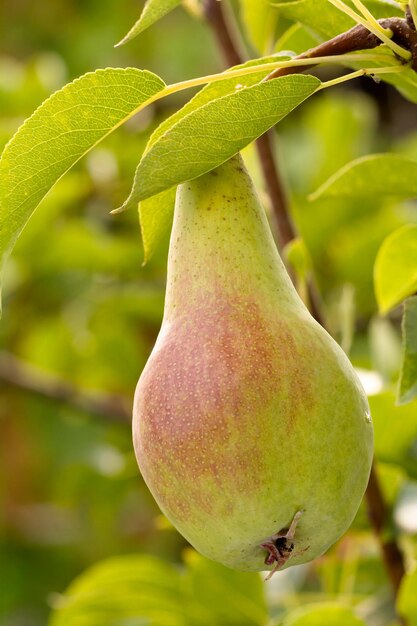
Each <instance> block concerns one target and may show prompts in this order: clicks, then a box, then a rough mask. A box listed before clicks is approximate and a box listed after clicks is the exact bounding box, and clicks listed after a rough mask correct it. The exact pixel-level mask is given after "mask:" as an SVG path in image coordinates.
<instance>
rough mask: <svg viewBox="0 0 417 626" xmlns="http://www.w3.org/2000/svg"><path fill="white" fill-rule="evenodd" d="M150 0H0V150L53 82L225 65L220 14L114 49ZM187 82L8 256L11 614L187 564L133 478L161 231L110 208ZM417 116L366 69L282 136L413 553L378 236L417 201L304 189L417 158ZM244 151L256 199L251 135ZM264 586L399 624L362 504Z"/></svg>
mask: <svg viewBox="0 0 417 626" xmlns="http://www.w3.org/2000/svg"><path fill="white" fill-rule="evenodd" d="M141 7H142V4H141V3H138V2H133V1H128V0H119V1H118V2H117V4H115V3H114V2H112V1H111V0H101V1H100V2H98V1H96V0H84V1H83V2H81V1H79V0H78V1H77V0H61V1H60V2H56V1H55V0H43V1H42V2H36V3H35V2H30V1H29V0H3V1H2V3H1V4H0V112H1V118H0V144H1V147H3V146H4V144H5V143H6V142H7V140H8V139H9V138H10V136H11V135H12V134H13V133H14V131H15V130H16V129H17V128H18V126H19V125H20V124H21V123H22V121H23V120H24V119H25V118H26V117H27V116H28V115H30V114H31V113H32V112H33V110H34V109H35V108H36V107H37V106H38V105H39V104H40V103H41V102H42V101H43V100H44V99H45V98H46V97H47V96H48V95H49V94H50V93H52V92H53V91H54V90H56V89H58V88H60V87H61V86H62V85H63V84H65V83H66V82H68V81H70V80H72V79H74V78H75V77H77V76H79V75H80V74H82V73H85V72H88V71H92V70H95V69H96V68H99V67H107V66H114V67H127V66H135V67H140V68H146V69H149V70H151V71H154V72H156V73H157V74H159V75H160V76H161V77H162V78H163V79H164V80H165V81H166V82H175V81H180V80H184V79H186V78H191V77H194V76H198V75H202V74H208V73H212V72H216V71H220V70H221V69H223V65H222V61H221V58H220V56H219V54H218V51H217V50H216V47H215V43H214V41H213V39H212V36H211V33H210V32H209V29H208V27H207V26H205V25H204V24H203V23H202V22H201V21H199V20H198V19H196V18H195V17H193V16H192V15H191V14H190V13H189V12H187V11H185V10H183V9H181V8H179V9H176V10H175V11H174V12H172V13H171V14H170V15H168V16H167V17H165V18H164V19H163V20H161V21H160V22H159V23H158V24H156V25H154V26H153V27H152V28H151V29H149V30H147V31H146V32H144V33H143V34H142V35H141V36H140V37H138V38H137V39H135V40H134V41H132V42H131V43H129V44H128V45H127V46H125V47H122V48H117V49H115V48H114V47H113V46H114V44H115V43H116V42H117V41H119V40H120V39H121V38H122V37H123V35H124V34H125V33H126V32H127V31H128V30H129V28H130V27H131V26H132V24H133V23H134V22H135V21H136V19H137V18H138V16H139V14H140V10H141ZM249 46H250V42H249ZM252 54H254V51H253V49H252ZM190 95H191V94H189V93H183V94H181V95H179V96H176V97H171V98H170V99H167V100H163V101H161V102H159V103H157V104H156V105H154V106H153V107H152V108H149V109H147V110H145V111H144V112H143V113H141V114H140V115H139V116H137V117H135V118H134V119H133V120H131V121H130V122H128V123H127V124H126V125H125V126H123V127H122V128H120V129H119V130H117V132H115V133H114V134H113V135H111V136H110V137H109V138H108V139H106V140H105V141H104V142H103V143H102V144H100V146H99V147H98V148H96V149H94V150H93V151H92V152H90V153H89V155H88V156H87V157H86V158H84V159H83V160H82V161H81V162H80V163H78V164H77V165H76V166H75V167H74V168H73V169H72V170H71V171H70V172H69V173H68V174H66V175H65V176H64V178H63V179H62V180H61V181H60V182H59V183H58V184H57V185H56V186H55V187H54V189H53V190H52V191H51V192H50V193H49V195H48V196H47V198H46V199H45V200H44V201H43V202H42V205H41V207H40V209H39V210H38V211H37V212H36V214H35V215H34V217H33V218H32V219H31V221H30V222H29V225H28V226H27V228H26V229H25V231H24V233H23V234H22V236H21V237H20V239H19V241H18V244H17V246H16V248H15V250H14V252H13V255H12V257H11V259H10V261H9V262H8V265H7V272H6V277H5V285H4V290H3V317H2V320H1V324H0V428H1V436H0V624H1V625H2V626H41V625H43V624H45V623H46V622H47V619H48V614H49V612H50V609H51V607H53V606H54V605H55V604H56V602H57V598H58V599H59V597H60V594H62V593H63V592H64V591H65V589H66V587H67V586H68V584H69V583H70V582H71V581H72V580H73V579H74V578H75V577H76V576H78V575H79V574H80V573H81V572H83V571H84V570H86V568H88V567H89V566H91V565H92V564H95V563H97V562H99V561H101V560H102V559H106V558H108V557H113V556H115V555H126V554H150V555H155V556H157V557H160V558H161V559H163V560H164V561H166V562H167V563H168V562H169V563H174V564H175V563H181V562H182V561H183V559H184V558H185V560H186V561H187V559H188V560H190V559H191V561H192V559H193V557H192V556H190V554H191V553H189V552H187V547H186V543H185V541H184V540H183V539H182V538H181V537H180V535H179V534H178V533H177V532H176V531H175V530H173V529H172V528H171V527H170V526H169V524H168V523H167V522H166V520H164V518H163V517H162V516H161V515H160V513H159V511H158V508H157V506H156V505H155V503H154V501H153V499H152V497H151V496H150V494H149V493H148V491H147V489H146V487H145V485H144V483H143V481H142V479H141V477H140V474H139V471H138V469H137V465H136V460H135V458H134V453H133V449H132V443H131V434H130V423H129V419H130V418H129V416H130V410H131V401H132V398H133V393H134V388H135V385H136V382H137V379H138V377H139V375H140V372H141V370H142V368H143V366H144V364H145V362H146V359H147V357H148V355H149V353H150V351H151V349H152V346H153V343H154V341H155V338H156V336H157V333H158V329H159V326H160V322H161V318H162V311H163V302H164V288H165V272H166V256H167V247H168V242H167V241H166V242H165V243H164V245H161V246H160V249H159V250H158V253H157V254H155V255H154V256H153V258H152V259H151V261H150V262H149V263H148V264H147V265H146V266H142V260H143V252H142V244H141V240H140V231H139V227H138V220H137V215H136V214H135V213H134V212H127V213H123V214H121V215H119V216H111V215H110V214H109V212H110V210H111V209H113V208H115V207H117V206H119V205H120V204H121V203H122V202H123V200H124V199H125V198H126V196H127V195H128V193H129V190H130V185H131V182H132V178H133V174H134V170H135V167H136V164H137V162H138V160H139V158H140V155H141V153H142V151H143V148H144V145H145V143H146V141H147V138H148V137H149V134H150V132H151V131H152V130H153V129H154V128H155V127H156V126H157V125H158V124H159V123H160V122H161V121H162V119H164V118H165V117H166V116H168V115H169V114H170V113H172V112H173V111H174V110H176V109H177V108H178V106H179V105H181V103H183V102H185V101H186V99H188V97H189V96H190ZM416 130H417V115H416V109H415V105H411V104H409V103H407V102H406V101H405V100H403V99H402V98H401V96H399V95H398V94H397V93H396V92H394V90H392V89H391V88H389V87H387V86H386V85H383V84H380V85H376V84H375V83H372V82H371V81H369V80H366V81H357V82H355V84H353V85H349V86H345V87H340V88H337V89H334V90H332V91H330V92H326V93H322V94H320V95H319V96H317V97H315V98H313V99H311V100H310V101H308V102H307V103H306V104H305V105H303V106H302V107H300V109H299V110H298V111H297V112H296V113H294V114H292V115H291V116H289V117H288V118H287V119H286V120H285V121H284V122H283V123H282V124H280V126H279V128H278V133H279V134H278V138H277V139H278V141H277V145H278V154H279V160H280V163H281V169H282V172H283V175H284V177H285V180H286V183H287V188H288V193H289V195H290V198H291V206H292V213H293V217H294V220H295V223H296V225H297V228H298V230H299V232H300V235H301V237H302V239H300V241H299V244H298V245H297V247H296V249H295V250H294V248H293V249H292V251H290V255H291V253H292V255H294V254H295V255H300V254H301V255H302V257H303V263H304V264H305V265H306V266H307V268H308V269H309V268H314V271H315V275H316V279H317V283H318V285H319V289H320V293H321V297H322V299H323V303H324V304H323V305H324V310H325V313H326V319H327V321H328V324H329V327H330V328H331V331H332V333H333V335H334V336H335V337H336V338H337V339H338V340H339V341H340V342H341V343H342V345H343V347H344V349H345V350H346V351H347V352H349V353H350V357H351V359H352V360H353V362H354V364H355V365H356V366H357V367H358V368H360V370H361V371H362V375H363V379H364V381H365V384H366V386H367V389H368V391H369V393H370V394H371V398H370V401H371V407H372V411H373V416H374V421H375V428H376V452H377V458H378V461H379V468H380V472H381V478H382V481H383V487H384V492H385V495H386V498H387V501H388V502H389V503H390V504H392V505H393V506H394V511H395V516H394V517H395V523H396V532H398V533H399V535H400V541H401V542H402V545H403V546H404V547H405V548H406V551H407V554H408V555H409V559H412V558H413V556H414V558H415V557H416V554H417V549H416V545H417V542H416V539H417V482H416V481H417V411H416V404H415V402H414V403H411V404H409V405H406V406H404V407H396V406H395V381H396V380H397V376H398V371H399V367H400V362H401V343H400V329H399V319H400V317H399V313H398V314H397V313H396V312H394V314H393V315H392V316H391V317H390V318H389V319H387V318H385V319H382V318H379V317H378V316H377V314H376V303H375V298H374V294H373V278H372V275H373V263H374V260H375V256H376V253H377V251H378V248H379V246H380V245H381V243H382V241H383V240H384V238H385V237H386V236H387V235H388V234H389V233H390V232H391V231H392V230H394V229H395V228H397V227H398V226H401V225H402V224H405V223H410V222H412V221H417V212H416V208H415V205H414V204H412V203H410V202H408V203H404V202H403V203H401V204H398V203H396V202H394V201H393V200H392V199H390V200H387V201H383V202H381V201H379V200H378V202H375V201H374V202H372V201H369V200H367V201H366V202H352V201H350V200H343V201H342V202H340V201H339V202H338V203H337V205H336V204H335V202H334V201H329V200H327V201H317V202H315V203H313V204H312V203H309V202H308V201H307V196H308V194H309V193H310V192H312V191H313V190H315V189H316V188H317V187H318V185H319V184H321V183H322V182H323V181H325V180H326V179H327V178H328V177H329V175H331V174H332V173H333V172H334V171H336V170H337V169H338V168H339V167H340V166H342V165H343V164H344V163H347V162H348V161H350V160H352V159H353V158H355V157H358V156H361V155H363V154H368V153H372V152H378V151H383V150H391V151H393V152H396V153H399V154H404V155H408V156H411V157H414V158H417V132H416ZM245 158H246V160H247V163H248V165H249V167H250V168H251V171H252V173H253V176H254V178H255V180H256V182H257V184H258V186H259V188H260V190H261V194H262V181H261V177H260V174H259V172H258V169H257V164H256V159H255V155H254V153H253V151H252V150H251V149H248V150H246V151H245ZM263 197H264V199H265V204H266V207H267V208H268V201H267V198H266V196H263ZM187 555H188V556H187ZM215 571H217V570H215V569H214V570H213V572H214V573H213V574H212V575H213V576H215ZM219 575H220V574H219ZM263 593H264V592H263ZM267 593H268V598H267V599H268V611H269V614H270V616H272V617H273V619H275V620H279V619H280V616H281V615H283V614H284V613H285V611H286V610H288V609H289V608H292V607H294V606H298V605H300V604H304V603H307V602H311V601H316V600H323V599H327V600H329V599H335V598H340V597H343V598H348V599H349V602H352V603H353V604H354V605H355V606H357V607H358V610H359V613H360V615H362V616H363V617H364V618H366V620H367V622H368V623H370V624H375V625H377V624H390V623H393V620H394V613H393V609H392V603H391V601H390V592H389V583H388V579H387V576H386V573H385V570H384V567H383V564H382V561H381V558H380V555H379V548H378V544H377V542H376V540H375V538H374V536H373V535H372V532H371V530H370V528H369V525H368V522H367V517H366V511H365V508H364V507H363V508H362V509H361V510H360V512H359V514H358V516H357V519H356V521H355V524H354V527H353V529H352V531H351V532H350V533H349V534H348V535H347V536H346V537H345V538H344V539H342V541H341V542H339V544H338V545H337V546H335V547H334V548H333V549H332V550H331V551H330V552H329V553H328V554H327V555H326V556H325V557H323V558H322V559H319V560H317V561H316V562H315V563H313V564H312V565H311V566H307V567H305V568H301V569H300V568H294V571H292V570H289V571H288V572H284V573H283V574H282V575H281V574H279V575H277V576H276V577H275V578H274V579H273V580H272V581H271V583H270V584H269V586H268V591H267ZM416 619H417V618H416ZM123 623H124V622H123ZM126 623H127V622H126ZM131 623H132V624H136V623H137V624H139V623H140V624H142V623H148V622H131ZM195 623H197V621H195ZM198 623H199V622H198ZM208 623H211V624H217V623H220V622H217V621H216V620H215V619H214V618H213V619H212V621H211V622H210V621H209V622H208ZM232 623H234V622H232ZM240 623H242V624H243V623H244V622H243V621H241V622H240ZM248 623H252V622H250V621H249V622H248ZM271 623H274V624H275V623H278V622H277V621H274V622H271ZM416 623H417V622H416ZM129 624H130V622H129ZM97 626H101V623H99V622H98V623H97Z"/></svg>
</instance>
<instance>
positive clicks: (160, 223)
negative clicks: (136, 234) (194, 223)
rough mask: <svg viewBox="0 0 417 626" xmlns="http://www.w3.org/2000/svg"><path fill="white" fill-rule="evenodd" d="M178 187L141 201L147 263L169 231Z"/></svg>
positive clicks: (141, 222)
mask: <svg viewBox="0 0 417 626" xmlns="http://www.w3.org/2000/svg"><path fill="white" fill-rule="evenodd" d="M175 191H176V187H171V189H167V190H166V191H162V192H161V193H158V194H157V195H156V196H152V197H151V198H147V199H146V200H142V202H139V220H140V228H141V232H142V241H143V250H144V259H143V263H144V264H145V263H147V262H148V261H149V259H150V258H151V256H152V255H153V253H154V252H155V250H156V249H157V247H158V245H159V243H160V242H161V241H162V240H163V239H164V237H165V236H166V234H167V233H168V232H169V229H170V226H171V223H172V215H173V213H174V204H175Z"/></svg>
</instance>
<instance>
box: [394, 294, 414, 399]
mask: <svg viewBox="0 0 417 626" xmlns="http://www.w3.org/2000/svg"><path fill="white" fill-rule="evenodd" d="M402 329H403V364H402V369H401V375H400V383H399V393H398V402H399V404H406V403H407V402H411V400H414V398H415V397H416V396H417V296H413V297H412V298H408V299H407V300H406V301H405V303H404V316H403V323H402Z"/></svg>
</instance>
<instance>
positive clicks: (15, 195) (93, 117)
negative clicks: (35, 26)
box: [0, 68, 164, 268]
mask: <svg viewBox="0 0 417 626" xmlns="http://www.w3.org/2000/svg"><path fill="white" fill-rule="evenodd" d="M163 88H164V83H163V81H162V80H161V79H160V78H159V77H158V76H156V75H155V74H152V73H151V72H147V71H142V70H137V69H133V68H128V69H112V68H110V69H105V70H98V71H97V72H93V73H89V74H85V75H84V76H82V77H81V78H78V79H77V80H75V81H74V82H73V83H70V84H68V85H66V86H65V87H64V88H63V89H61V90H60V91H58V92H56V93H55V94H53V95H52V96H51V97H50V98H49V99H48V100H46V101H45V102H44V103H43V104H42V105H41V106H40V107H39V108H38V109H37V110H36V111H35V112H34V113H33V115H32V116H31V117H30V118H29V119H28V120H27V121H26V122H25V123H24V124H23V125H22V126H21V127H20V129H19V130H18V131H17V133H16V134H15V135H14V137H13V138H12V139H11V141H10V142H9V143H8V144H7V146H6V148H5V149H4V152H3V154H2V157H1V161H0V267H1V268H2V267H3V265H4V261H5V259H6V258H7V256H8V255H9V253H10V251H11V249H12V248H13V245H14V243H15V241H16V239H17V238H18V236H19V235H20V233H21V231H22V230H23V228H24V226H25V224H26V222H27V221H28V219H29V218H30V216H31V214H32V212H33V211H34V209H35V208H36V206H37V205H38V204H39V202H40V201H41V200H42V198H43V197H44V196H45V195H46V194H47V193H48V191H49V189H50V188H51V187H52V186H53V185H54V184H55V183H56V182H57V180H59V178H61V176H62V175H63V174H64V173H65V172H66V171H67V170H68V169H69V168H70V167H72V166H73V165H74V163H76V162H77V161H78V160H79V159H80V158H81V157H82V156H83V155H84V154H86V152H88V151H89V150H90V149H91V148H92V147H93V146H95V145H96V144H97V143H98V142H99V141H101V140H102V139H103V138H104V137H106V136H107V135H108V134H109V133H110V132H111V131H112V130H114V129H115V128H117V127H118V126H120V124H122V123H123V122H124V121H125V120H127V119H128V118H129V117H131V116H132V115H133V114H134V113H136V112H137V111H139V110H140V109H141V108H142V107H143V106H145V105H146V103H147V101H148V100H149V99H150V98H151V97H152V96H154V95H155V94H156V93H158V92H159V91H161V90H162V89H163Z"/></svg>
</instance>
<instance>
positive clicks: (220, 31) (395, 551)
mask: <svg viewBox="0 0 417 626" xmlns="http://www.w3.org/2000/svg"><path fill="white" fill-rule="evenodd" d="M223 4H224V3H223V2H219V0H205V3H204V11H205V16H206V19H207V22H208V24H209V25H210V27H211V29H212V31H213V34H214V36H215V38H216V40H217V43H218V46H219V49H220V50H221V52H222V55H223V57H224V59H225V61H226V64H228V65H238V64H240V63H242V59H241V56H240V53H239V52H238V48H237V46H236V45H235V43H234V39H233V35H232V34H231V33H232V27H231V26H230V25H229V23H228V19H227V18H226V17H225V15H224V12H223V10H222V5H223ZM380 24H381V26H382V27H383V28H389V27H392V24H394V28H392V30H393V32H394V36H395V35H396V33H397V34H398V33H400V39H401V43H402V40H403V39H407V41H408V44H409V46H410V47H411V48H412V54H413V66H415V65H417V63H416V59H417V53H416V52H415V51H416V50H417V47H416V46H415V43H416V37H415V36H414V37H413V38H412V39H410V31H411V30H412V29H411V27H410V25H409V24H407V22H406V20H398V19H397V18H392V20H391V19H387V20H380ZM415 34H416V33H415V32H414V35H415ZM379 44H380V40H379V39H378V38H377V37H376V35H374V34H373V33H370V32H369V31H368V30H367V29H366V28H365V27H364V26H362V25H359V26H355V27H353V28H352V29H351V30H350V31H347V32H346V33H342V34H341V35H338V36H337V37H335V38H333V39H331V40H330V41H327V42H324V43H323V44H320V45H319V46H317V47H316V48H312V49H311V50H308V51H307V52H305V53H303V54H301V55H299V56H298V57H296V58H297V59H302V58H308V59H311V58H315V57H319V56H323V55H332V54H334V55H339V54H345V53H348V52H351V51H355V50H361V49H366V48H368V49H369V48H374V47H376V46H378V45H379ZM393 58H394V57H393ZM305 69H307V68H306V67H305V66H304V67H303V66H298V67H292V68H288V67H287V68H279V69H277V70H275V71H274V72H273V73H272V74H270V75H269V76H268V79H270V78H275V77H277V76H282V75H284V74H291V73H298V72H302V71H304V70H305ZM257 149H258V154H259V157H260V162H261V167H262V171H263V174H264V178H265V182H266V186H267V189H268V192H269V195H270V200H271V204H272V207H273V210H274V215H275V222H276V228H277V230H278V231H279V239H280V241H281V245H286V244H287V243H289V242H290V241H292V240H293V239H294V238H295V237H296V231H295V227H294V224H293V222H292V220H291V218H290V212H289V205H288V200H287V196H286V193H285V192H284V187H283V183H282V180H281V177H280V175H279V173H278V169H277V164H276V160H275V156H274V149H273V146H272V135H271V132H269V133H267V134H265V135H263V136H262V137H260V138H259V139H258V141H257ZM309 295H310V309H311V313H312V315H313V316H314V318H315V319H316V320H317V321H318V322H319V323H320V324H321V325H322V326H323V327H324V326H325V324H324V318H323V315H322V312H321V308H320V303H319V299H318V294H317V291H316V289H315V287H314V285H312V284H311V283H310V285H309ZM366 499H367V504H368V511H369V520H370V522H371V525H372V527H373V530H374V533H375V535H376V536H377V538H378V540H379V542H380V545H381V551H382V555H383V559H384V563H385V567H386V570H387V573H388V576H389V578H390V581H391V584H392V588H393V591H394V595H395V597H396V596H397V593H398V589H399V585H400V583H401V580H402V578H403V576H404V574H405V568H404V561H403V555H402V553H401V551H400V549H399V547H398V545H397V543H396V541H395V539H394V538H390V539H389V540H388V539H386V538H385V535H384V529H385V528H386V526H387V523H388V521H389V514H388V509H387V506H386V504H385V501H384V496H383V493H382V489H381V486H380V483H379V479H378V474H377V469H376V466H375V461H374V463H373V466H372V469H371V475H370V479H369V484H368V488H367V491H366ZM400 623H402V624H405V622H404V620H402V619H401V618H400Z"/></svg>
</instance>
